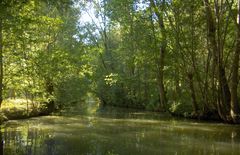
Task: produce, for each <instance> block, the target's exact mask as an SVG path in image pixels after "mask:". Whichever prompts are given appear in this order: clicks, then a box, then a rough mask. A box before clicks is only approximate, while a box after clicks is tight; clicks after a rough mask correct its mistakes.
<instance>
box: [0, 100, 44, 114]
mask: <svg viewBox="0 0 240 155" xmlns="http://www.w3.org/2000/svg"><path fill="white" fill-rule="evenodd" d="M44 109H45V108H44V107H43V104H41V103H40V102H39V101H34V102H32V101H30V100H26V99H7V100H4V101H3V103H2V106H1V108H0V113H1V114H2V115H3V116H6V117H7V118H8V119H22V118H28V117H31V116H37V115H39V114H40V113H41V112H42V111H43V110H44Z"/></svg>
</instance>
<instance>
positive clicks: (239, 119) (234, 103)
mask: <svg viewBox="0 0 240 155" xmlns="http://www.w3.org/2000/svg"><path fill="white" fill-rule="evenodd" d="M237 23H238V25H237V43H236V49H235V52H234V57H233V63H232V78H231V111H230V116H231V118H232V120H233V122H234V123H240V115H239V113H240V111H239V105H238V96H237V94H238V90H237V87H238V81H239V79H238V69H239V53H240V0H239V1H238V22H237Z"/></svg>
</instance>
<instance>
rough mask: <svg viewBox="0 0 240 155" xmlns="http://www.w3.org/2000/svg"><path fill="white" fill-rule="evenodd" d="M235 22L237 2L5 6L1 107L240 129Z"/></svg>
mask: <svg viewBox="0 0 240 155" xmlns="http://www.w3.org/2000/svg"><path fill="white" fill-rule="evenodd" d="M86 17H88V19H87V20H86ZM239 21H240V4H239V1H237V0H91V1H89V0H75V1H74V0H58V1H54V0H2V1H1V2H0V103H2V102H4V100H7V99H9V98H12V99H15V98H24V99H27V100H30V101H31V103H30V104H33V105H36V104H41V103H45V102H51V103H54V108H64V107H65V106H68V105H71V104H76V103H79V102H81V101H82V100H84V97H85V96H86V95H89V94H92V95H94V96H96V97H97V98H99V100H100V102H101V104H102V105H112V106H120V107H128V108H139V109H146V110H152V111H159V112H160V111H161V112H162V111H168V112H170V113H172V114H174V115H178V116H185V117H191V118H205V119H210V118H211V117H218V118H219V119H221V120H222V121H224V122H229V123H239V122H240V109H239V97H240V92H239V91H240V88H239V85H238V83H239V78H240V76H239V54H240V22H239Z"/></svg>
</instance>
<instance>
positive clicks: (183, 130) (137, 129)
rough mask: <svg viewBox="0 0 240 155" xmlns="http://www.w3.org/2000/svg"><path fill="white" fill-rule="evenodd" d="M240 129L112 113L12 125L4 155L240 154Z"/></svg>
mask: <svg viewBox="0 0 240 155" xmlns="http://www.w3.org/2000/svg"><path fill="white" fill-rule="evenodd" d="M239 131H240V127H239V126H230V125H225V124H208V123H201V122H194V121H186V120H176V119H173V118H171V117H169V116H165V115H159V114H157V113H149V112H141V111H131V110H126V109H117V108H106V109H100V110H97V111H96V113H94V114H93V112H92V111H91V115H88V114H87V113H84V115H82V114H81V113H77V112H76V111H75V112H74V115H73V114H69V113H66V114H65V115H64V116H46V117H40V118H32V119H30V120H19V121H10V122H8V123H6V124H5V125H4V126H3V127H2V130H1V133H2V134H1V135H0V136H2V138H1V139H3V141H4V146H2V145H1V147H3V149H1V152H3V153H4V155H15V154H19V155H23V154H24V155H68V154H69V155H81V154H82V155H117V154H118V155H128V154H130V155H135V154H136V155H146V154H151V155H159V154H226V155H228V154H240V136H239V134H238V133H239Z"/></svg>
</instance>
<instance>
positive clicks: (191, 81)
mask: <svg viewBox="0 0 240 155" xmlns="http://www.w3.org/2000/svg"><path fill="white" fill-rule="evenodd" d="M188 79H189V87H190V91H191V97H192V103H193V112H194V115H197V113H198V104H197V99H196V93H195V89H194V84H193V73H188Z"/></svg>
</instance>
